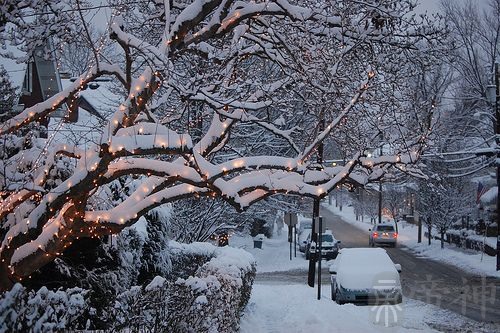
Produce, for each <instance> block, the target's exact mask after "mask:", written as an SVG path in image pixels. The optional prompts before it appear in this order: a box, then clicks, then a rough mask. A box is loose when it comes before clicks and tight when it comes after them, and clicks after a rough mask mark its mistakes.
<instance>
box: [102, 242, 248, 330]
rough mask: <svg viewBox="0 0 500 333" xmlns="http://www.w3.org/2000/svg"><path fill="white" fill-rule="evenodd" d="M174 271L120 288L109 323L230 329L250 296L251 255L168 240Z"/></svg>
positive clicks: (136, 326) (117, 326)
mask: <svg viewBox="0 0 500 333" xmlns="http://www.w3.org/2000/svg"><path fill="white" fill-rule="evenodd" d="M170 250H171V258H172V267H173V273H172V275H171V276H168V277H167V278H163V277H160V276H157V277H156V278H154V279H153V281H151V283H150V284H148V285H147V286H144V287H133V288H131V289H130V290H128V291H126V292H124V293H122V294H120V295H119V296H118V297H117V299H116V302H115V306H114V307H113V309H112V310H111V311H110V313H109V315H110V320H113V325H112V326H113V327H112V328H113V329H116V330H120V329H125V328H128V329H132V330H137V331H140V330H144V329H147V330H148V331H149V332H179V333H181V332H234V331H237V330H238V327H239V319H240V314H241V311H242V310H243V308H244V307H245V306H246V304H247V303H248V300H249V299H250V293H251V288H252V283H253V280H254V277H255V260H254V258H253V257H252V256H251V255H250V254H249V253H248V252H246V251H243V250H241V249H235V248H229V247H224V248H219V247H215V246H213V245H211V244H208V243H193V244H180V243H176V242H171V243H170Z"/></svg>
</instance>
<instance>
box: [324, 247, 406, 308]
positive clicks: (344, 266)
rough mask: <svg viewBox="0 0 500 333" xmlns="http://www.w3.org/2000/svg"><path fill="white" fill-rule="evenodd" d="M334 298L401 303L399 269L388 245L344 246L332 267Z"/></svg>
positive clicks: (340, 301)
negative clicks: (373, 247) (393, 260)
mask: <svg viewBox="0 0 500 333" xmlns="http://www.w3.org/2000/svg"><path fill="white" fill-rule="evenodd" d="M329 271H330V276H331V288H332V289H331V292H332V300H334V301H336V302H337V303H339V304H343V303H346V302H369V303H377V304H378V303H401V302H402V300H403V294H402V289H401V280H400V278H399V273H400V272H401V265H399V264H394V263H393V262H392V260H391V258H389V255H387V252H386V250H385V249H381V248H376V249H371V248H350V249H342V250H340V252H339V254H338V256H337V258H336V259H335V261H334V262H333V264H332V265H331V266H330V268H329Z"/></svg>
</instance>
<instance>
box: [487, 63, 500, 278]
mask: <svg viewBox="0 0 500 333" xmlns="http://www.w3.org/2000/svg"><path fill="white" fill-rule="evenodd" d="M494 75H495V79H494V82H493V84H492V85H489V86H488V87H487V89H486V95H487V96H486V97H487V99H488V101H489V102H490V103H491V104H492V105H493V108H494V111H495V134H496V138H495V142H496V145H497V147H496V149H497V158H496V163H495V164H496V168H497V170H496V171H497V214H496V219H497V267H496V268H497V271H500V163H499V161H500V152H499V151H498V149H499V147H500V78H499V77H500V73H499V71H498V63H496V64H495V74H494Z"/></svg>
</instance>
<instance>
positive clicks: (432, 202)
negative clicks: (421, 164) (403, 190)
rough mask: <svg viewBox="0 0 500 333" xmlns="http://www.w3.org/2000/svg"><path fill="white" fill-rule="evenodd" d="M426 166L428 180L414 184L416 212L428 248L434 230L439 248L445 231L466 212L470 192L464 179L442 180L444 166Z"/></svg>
mask: <svg viewBox="0 0 500 333" xmlns="http://www.w3.org/2000/svg"><path fill="white" fill-rule="evenodd" d="M429 164H430V165H431V168H430V169H429V174H430V176H429V178H428V179H427V180H425V181H420V182H419V183H418V193H419V204H418V211H419V214H420V216H421V217H422V220H423V221H424V224H425V225H426V227H427V232H428V233H429V245H430V244H431V238H432V231H433V229H434V230H435V231H436V232H438V233H439V235H440V238H441V248H443V247H444V237H445V234H446V232H447V231H448V230H449V228H450V227H451V226H452V224H453V223H454V222H455V221H457V220H458V219H460V218H461V217H462V216H463V215H465V214H467V213H469V212H470V209H471V207H472V206H473V204H472V203H473V198H472V197H473V195H472V194H473V193H474V190H473V189H472V188H471V186H470V185H468V183H467V181H464V179H460V178H450V177H446V173H445V172H444V171H443V170H442V168H443V167H446V163H444V165H443V162H441V163H437V162H434V163H433V162H429ZM431 170H432V171H431Z"/></svg>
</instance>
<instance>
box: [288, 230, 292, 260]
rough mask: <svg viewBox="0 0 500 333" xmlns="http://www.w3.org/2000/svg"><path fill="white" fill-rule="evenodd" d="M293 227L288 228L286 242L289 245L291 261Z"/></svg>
mask: <svg viewBox="0 0 500 333" xmlns="http://www.w3.org/2000/svg"><path fill="white" fill-rule="evenodd" d="M292 228H293V227H292V226H291V225H289V226H288V241H289V243H290V260H292V237H293V231H292V230H293V229H292Z"/></svg>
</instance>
